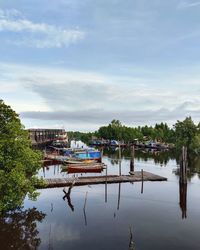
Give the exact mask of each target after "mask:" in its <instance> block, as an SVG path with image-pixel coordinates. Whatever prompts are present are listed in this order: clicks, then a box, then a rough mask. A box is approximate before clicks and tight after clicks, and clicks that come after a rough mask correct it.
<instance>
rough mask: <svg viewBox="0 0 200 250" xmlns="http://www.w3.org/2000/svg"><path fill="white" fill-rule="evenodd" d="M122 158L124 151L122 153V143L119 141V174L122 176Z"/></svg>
mask: <svg viewBox="0 0 200 250" xmlns="http://www.w3.org/2000/svg"><path fill="white" fill-rule="evenodd" d="M121 158H122V153H121V145H120V142H119V175H120V176H121V174H122V173H121Z"/></svg>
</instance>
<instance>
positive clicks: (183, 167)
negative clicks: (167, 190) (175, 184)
mask: <svg viewBox="0 0 200 250" xmlns="http://www.w3.org/2000/svg"><path fill="white" fill-rule="evenodd" d="M187 167H188V161H187V147H184V146H183V147H182V155H181V161H180V179H179V181H180V182H181V183H187Z"/></svg>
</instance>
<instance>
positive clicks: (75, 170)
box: [62, 164, 104, 174]
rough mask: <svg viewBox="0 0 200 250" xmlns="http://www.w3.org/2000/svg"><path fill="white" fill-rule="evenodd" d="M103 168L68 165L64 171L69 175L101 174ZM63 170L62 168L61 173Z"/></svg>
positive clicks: (99, 166)
mask: <svg viewBox="0 0 200 250" xmlns="http://www.w3.org/2000/svg"><path fill="white" fill-rule="evenodd" d="M103 169H104V167H103V166H102V165H91V166H83V165H74V164H73V165H68V166H67V168H66V169H65V171H67V172H68V173H69V174H70V173H101V172H102V170H103ZM63 170H64V169H63V168H62V171H63Z"/></svg>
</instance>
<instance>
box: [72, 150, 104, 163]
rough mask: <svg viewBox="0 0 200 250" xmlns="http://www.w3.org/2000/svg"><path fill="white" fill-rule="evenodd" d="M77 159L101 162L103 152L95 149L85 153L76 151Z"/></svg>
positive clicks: (84, 151)
mask: <svg viewBox="0 0 200 250" xmlns="http://www.w3.org/2000/svg"><path fill="white" fill-rule="evenodd" d="M74 155H75V157H76V158H78V159H85V160H96V161H98V162H101V157H102V156H101V152H100V151H98V150H94V149H86V150H83V151H76V152H75V153H74Z"/></svg>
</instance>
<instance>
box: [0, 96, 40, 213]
mask: <svg viewBox="0 0 200 250" xmlns="http://www.w3.org/2000/svg"><path fill="white" fill-rule="evenodd" d="M40 160H41V154H40V153H39V152H37V151H33V150H32V148H31V142H30V140H29V137H28V132H27V131H25V130H24V127H23V126H22V124H21V122H20V119H19V116H18V115H17V114H16V113H15V112H14V111H13V110H12V109H11V107H10V106H7V105H6V104H5V103H4V102H3V101H2V100H0V195H1V200H0V211H5V210H8V209H14V208H15V207H16V206H19V205H21V204H22V202H23V199H24V197H25V196H26V194H27V193H28V194H29V196H32V197H34V196H35V194H36V193H35V189H34V184H35V182H36V177H35V176H34V175H36V173H37V171H38V169H39V168H40V167H41V163H40Z"/></svg>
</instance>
